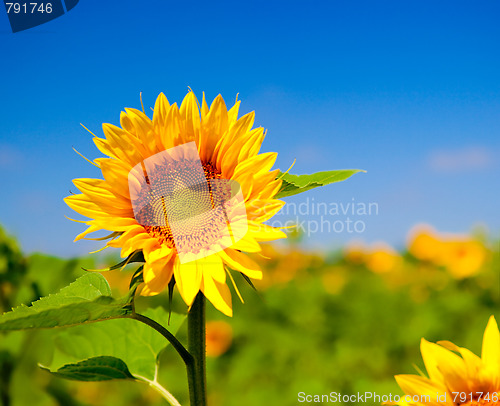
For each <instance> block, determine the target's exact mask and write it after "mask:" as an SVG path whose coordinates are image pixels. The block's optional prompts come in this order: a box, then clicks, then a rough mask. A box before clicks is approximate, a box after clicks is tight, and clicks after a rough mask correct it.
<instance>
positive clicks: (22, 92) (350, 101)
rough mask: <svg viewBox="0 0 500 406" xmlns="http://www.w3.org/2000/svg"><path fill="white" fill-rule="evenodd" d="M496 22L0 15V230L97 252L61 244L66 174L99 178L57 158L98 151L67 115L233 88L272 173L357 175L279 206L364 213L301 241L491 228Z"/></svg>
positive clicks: (92, 115) (120, 9)
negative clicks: (262, 132) (427, 227)
mask: <svg viewBox="0 0 500 406" xmlns="http://www.w3.org/2000/svg"><path fill="white" fill-rule="evenodd" d="M499 16H500V3H499V2H497V1H477V2H470V1H456V0H454V1H441V2H433V1H418V2H416V1H414V2H408V1H405V2H403V1H383V2H382V1H380V2H373V1H349V2H348V1H325V2H320V1H317V2H307V3H306V2H292V1H286V2H284V1H283V2H281V1H271V2H270V1H266V2H257V1H254V2H199V3H196V2H171V1H142V2H132V1H106V2H102V1H93V0H82V1H80V3H79V4H78V5H77V6H76V7H75V8H74V9H73V10H71V11H70V12H68V13H67V14H65V15H63V16H62V17H60V18H57V19H55V20H53V21H51V22H48V23H46V24H44V25H42V26H39V27H35V28H33V29H30V30H27V31H23V32H18V33H15V34H12V33H11V32H10V26H9V23H8V19H7V14H6V13H5V12H4V11H3V10H1V11H0V54H1V55H2V64H1V65H0V74H1V78H2V80H1V82H0V83H1V85H0V90H1V96H2V97H1V99H0V118H1V122H2V124H1V127H0V181H1V183H2V192H1V199H0V223H1V224H2V225H3V226H4V227H6V229H7V230H8V232H9V233H11V234H13V235H15V236H17V237H18V238H19V240H20V242H21V245H22V247H23V249H24V250H25V251H26V252H32V251H44V252H49V253H53V254H58V255H64V256H71V255H77V254H82V253H86V252H88V251H90V250H92V249H94V248H96V247H97V245H96V244H95V243H93V242H78V243H73V242H72V241H73V238H74V236H75V235H76V234H78V233H79V232H80V231H82V226H81V225H80V224H76V223H71V222H70V221H68V220H66V218H65V217H64V216H65V215H67V216H73V217H76V216H75V215H74V214H73V213H72V212H71V210H70V209H69V208H67V207H66V206H65V204H64V203H63V201H62V199H63V198H64V197H65V196H67V195H68V194H69V191H70V190H75V188H74V187H73V186H72V183H71V180H72V179H73V178H78V177H99V172H98V170H97V168H94V167H92V166H91V165H89V164H88V163H86V162H85V161H84V160H83V159H81V158H80V157H79V156H78V155H76V154H75V153H74V152H73V151H72V147H75V148H76V149H78V150H79V151H80V152H82V153H83V154H84V155H86V156H88V157H90V158H96V157H99V156H100V153H99V152H98V151H97V149H96V148H95V147H94V144H93V142H92V140H91V138H92V137H91V135H90V134H88V133H87V132H86V131H85V130H84V129H83V128H82V127H81V126H80V123H83V124H84V125H85V126H87V127H88V128H89V129H91V130H92V131H93V132H95V133H96V134H98V135H99V134H102V132H101V123H103V122H110V123H113V124H118V123H119V113H120V111H121V110H122V109H123V108H124V107H136V108H140V102H139V93H140V92H143V100H144V104H145V106H146V107H147V108H148V107H149V106H152V105H153V104H154V100H155V98H156V96H157V95H158V93H159V92H164V93H165V94H166V95H167V97H168V98H169V100H170V101H172V102H173V101H177V102H180V101H181V100H182V98H183V97H184V95H185V94H186V92H187V87H188V86H190V87H191V88H192V89H193V90H194V91H195V93H196V94H197V95H199V96H200V97H201V92H202V91H205V92H206V94H207V97H208V98H209V99H213V98H214V97H215V96H216V95H217V94H218V93H221V94H222V95H223V97H224V98H225V100H226V102H227V103H228V104H230V103H232V102H233V101H234V98H235V96H236V94H237V93H239V99H241V100H242V105H241V108H240V112H242V113H246V112H248V111H252V110H255V112H256V123H257V124H258V125H261V126H263V127H265V128H267V129H268V135H267V138H266V140H265V142H264V146H263V150H264V151H277V152H278V153H279V157H278V162H277V167H279V168H281V169H287V168H288V167H289V166H290V164H291V163H292V162H293V160H294V159H295V158H296V159H297V163H296V165H295V167H294V168H293V170H292V172H294V173H310V172H313V171H319V170H328V169H342V168H361V169H365V170H367V173H366V174H358V175H356V176H354V177H353V178H352V179H350V180H348V181H347V182H343V183H340V184H335V185H332V186H329V187H326V188H322V189H321V190H316V191H313V192H311V193H309V194H307V195H301V196H297V197H295V198H290V199H288V201H289V202H292V203H295V204H297V205H298V204H300V203H302V202H306V199H307V198H309V199H310V200H309V202H312V199H314V201H315V202H326V203H328V204H329V203H338V204H340V203H342V204H344V205H345V204H347V203H349V202H353V201H354V202H356V203H370V202H375V203H377V205H378V214H372V215H370V216H351V217H352V218H351V220H353V221H358V220H359V221H362V222H363V224H364V226H365V228H364V231H363V232H362V233H348V232H346V231H345V230H344V232H327V231H325V232H323V233H315V234H313V235H311V236H310V238H308V239H307V240H308V245H309V246H311V247H324V248H328V247H334V246H338V245H339V244H342V243H344V242H347V241H349V240H351V239H362V240H365V241H367V242H372V241H377V240H384V241H388V242H389V243H391V244H394V245H396V246H401V245H402V244H404V241H405V237H406V234H407V232H408V230H409V229H410V228H411V227H412V226H413V225H415V224H417V223H421V222H426V223H430V224H432V225H433V226H435V227H436V228H437V229H438V230H441V231H448V232H467V231H469V230H470V229H471V227H473V226H474V225H476V224H483V225H485V226H487V227H488V228H489V230H490V232H491V233H492V234H493V235H495V236H498V235H499V231H500V216H499V215H498V201H499V197H500V196H499V195H500V192H499V190H500V188H499V180H498V175H499V173H500V171H499V169H500V137H499V136H500V114H499V113H500V75H499V73H498V72H500V53H499V52H498V49H499V45H500V44H499V42H500V24H498V18H499ZM353 199H354V200H353ZM281 218H284V217H283V216H282V217H279V219H281ZM303 220H313V221H320V219H319V218H318V217H317V216H316V217H315V216H307V215H306V216H300V219H299V221H303ZM326 220H327V221H331V222H333V221H337V220H339V221H341V222H343V221H345V220H346V216H330V217H329V218H327V219H326Z"/></svg>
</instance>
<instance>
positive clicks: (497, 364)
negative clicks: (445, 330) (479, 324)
mask: <svg viewBox="0 0 500 406" xmlns="http://www.w3.org/2000/svg"><path fill="white" fill-rule="evenodd" d="M420 349H421V353H422V358H423V360H424V364H425V368H426V370H427V374H428V376H429V377H428V378H427V377H425V376H423V374H422V375H421V376H419V375H397V376H396V377H395V378H396V381H397V383H398V385H399V386H400V388H401V389H402V390H403V391H404V393H405V394H404V395H402V396H401V398H400V399H401V400H400V401H399V402H396V403H392V404H397V405H402V406H403V405H404V406H422V405H434V406H438V405H449V406H500V333H499V331H498V324H497V322H496V320H495V318H494V317H493V316H491V317H490V319H489V322H488V325H487V327H486V330H485V332H484V336H483V347H482V353H481V357H478V356H477V355H475V354H474V353H472V352H471V351H469V350H468V349H466V348H461V347H458V346H456V345H455V344H453V343H451V342H449V341H440V342H438V343H437V344H435V343H431V342H428V341H426V340H425V339H422V342H421V345H420Z"/></svg>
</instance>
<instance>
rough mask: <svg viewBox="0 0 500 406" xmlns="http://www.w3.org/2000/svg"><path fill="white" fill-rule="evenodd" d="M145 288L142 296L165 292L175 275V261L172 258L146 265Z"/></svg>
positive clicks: (144, 271)
mask: <svg viewBox="0 0 500 406" xmlns="http://www.w3.org/2000/svg"><path fill="white" fill-rule="evenodd" d="M143 275H144V284H145V286H144V288H143V289H142V291H141V295H142V296H153V295H157V294H159V293H161V292H162V291H164V290H165V288H166V287H167V285H168V283H169V282H170V279H171V278H172V275H173V261H172V260H170V258H163V259H162V260H159V261H156V262H153V263H149V262H146V263H145V264H144V270H143Z"/></svg>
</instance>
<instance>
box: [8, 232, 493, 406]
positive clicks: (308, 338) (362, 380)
mask: <svg viewBox="0 0 500 406" xmlns="http://www.w3.org/2000/svg"><path fill="white" fill-rule="evenodd" d="M484 244H485V246H487V247H488V249H489V256H488V260H487V261H486V263H485V265H484V266H483V269H482V270H481V272H480V273H478V274H477V275H476V276H474V277H470V278H466V279H462V280H456V279H453V278H451V277H449V276H446V278H447V279H446V283H442V284H439V286H437V285H436V284H435V283H434V282H435V279H432V278H429V272H428V269H427V268H425V267H422V266H421V265H422V264H419V263H418V261H416V260H415V259H414V258H412V257H411V255H409V254H408V253H405V252H403V253H401V254H402V255H403V256H402V258H403V260H404V265H403V266H402V269H401V270H400V272H402V275H403V276H402V278H403V279H404V278H407V279H408V280H411V283H398V284H394V283H392V282H391V280H390V279H388V278H387V277H386V276H384V275H381V274H377V273H374V272H371V271H370V270H369V269H367V267H366V266H364V265H362V264H358V265H356V264H353V263H350V262H348V261H347V260H346V259H345V257H344V256H343V255H342V252H340V251H338V252H336V251H332V252H329V253H326V254H325V253H323V254H321V253H311V252H304V251H302V249H301V248H300V245H298V244H296V243H294V242H293V240H292V241H291V242H289V243H286V244H285V245H281V246H280V247H279V248H276V252H281V254H280V255H278V256H277V257H273V258H272V259H270V260H261V262H262V263H263V266H264V270H265V272H264V275H266V276H267V277H268V278H269V279H270V280H272V281H273V283H267V284H264V285H262V287H261V288H259V291H258V292H255V291H253V290H252V289H251V288H250V287H249V286H248V285H247V284H246V283H245V281H244V280H243V278H241V277H239V276H238V275H236V282H237V284H238V286H239V287H240V290H241V293H242V295H243V297H244V299H245V303H244V304H241V303H240V302H239V301H238V299H237V296H236V294H233V305H234V317H233V318H231V319H229V318H227V317H225V316H223V315H222V314H220V313H219V312H217V311H216V310H215V309H213V307H211V305H210V304H209V305H208V306H207V311H208V313H207V320H224V321H225V322H227V323H228V324H230V325H231V327H232V329H233V341H232V345H231V347H230V348H229V350H228V351H227V352H226V353H224V354H222V355H221V356H219V357H216V358H208V364H207V373H208V389H209V403H210V404H211V405H217V406H219V405H220V406H233V405H239V406H254V405H298V404H300V403H299V402H298V393H299V392H305V393H306V394H328V393H330V392H332V391H334V392H340V393H342V394H353V393H357V392H376V393H377V394H380V395H383V394H390V393H391V394H401V391H400V390H399V388H398V387H397V385H396V383H395V381H394V378H393V376H394V375H395V374H400V373H415V366H417V367H419V368H421V369H423V363H422V361H421V357H420V351H419V343H420V339H421V338H422V337H425V338H426V339H428V340H430V341H438V340H450V341H453V342H455V343H456V344H458V345H460V346H464V347H468V348H470V349H471V350H472V351H474V352H475V353H476V354H479V353H480V348H481V340H482V334H483V331H484V328H485V326H486V323H487V321H488V318H489V316H490V315H492V314H493V315H495V316H496V317H497V320H499V319H500V313H499V306H500V279H499V274H498V272H499V269H500V261H499V256H498V243H496V242H495V243H493V242H491V241H489V242H488V241H485V242H484ZM291 254H294V255H297V254H300V255H301V256H302V257H303V258H306V260H304V261H303V262H301V263H300V264H299V265H297V264H296V263H294V262H293V261H290V255H291ZM117 259H118V258H116V257H114V256H107V257H106V256H105V255H100V256H97V255H93V256H89V257H85V258H75V259H69V260H66V259H60V258H55V257H51V256H47V255H43V254H34V255H30V256H24V255H23V253H22V252H21V251H20V249H19V247H18V245H17V243H16V241H14V240H13V239H12V238H9V237H8V236H7V235H6V234H5V233H4V232H3V231H0V310H1V312H3V311H7V310H10V309H11V308H12V307H14V306H17V305H19V304H22V303H24V304H29V303H31V302H32V301H34V300H36V299H38V298H40V297H42V296H46V295H48V294H50V293H55V292H57V291H59V290H60V289H61V288H63V287H64V286H67V285H68V284H70V283H71V282H73V281H74V280H75V279H76V278H77V277H79V276H82V275H84V274H85V273H86V271H84V270H82V267H83V268H87V269H88V268H99V267H103V266H106V265H111V264H113V263H116V262H117ZM287 261H288V262H287ZM135 268H137V266H135V267H134V266H132V265H130V266H128V267H127V268H126V269H125V270H124V271H122V272H121V273H120V271H112V272H114V273H113V274H112V275H113V276H112V277H110V279H109V280H110V282H111V283H110V284H111V287H112V288H113V289H115V290H118V289H119V288H120V287H121V288H122V290H123V289H124V288H123V287H124V286H127V285H128V282H129V281H130V278H131V277H132V274H133V272H134V270H135ZM278 268H279V269H281V271H280V272H281V273H283V272H285V274H286V272H287V269H289V271H290V275H289V276H290V277H289V278H284V279H283V278H282V280H281V281H279V278H275V276H276V273H277V269H278ZM283 270H284V271H283ZM433 272H434V271H433ZM436 272H441V273H442V275H445V270H436ZM328 275H330V277H329V276H328ZM332 275H333V277H332ZM433 275H434V276H435V273H434V274H433ZM440 275H441V274H440ZM266 276H265V277H266ZM125 289H126V288H125ZM115 293H116V294H115V296H116V297H120V296H123V291H122V292H118V291H116V292H115ZM136 305H137V308H138V309H139V310H140V311H144V310H145V309H147V308H155V309H157V310H155V311H154V312H156V313H155V315H156V317H157V321H159V322H162V324H164V325H166V324H167V320H166V318H167V312H165V311H164V310H162V309H161V308H160V307H163V308H164V309H168V297H167V295H166V294H162V295H159V296H156V297H152V298H140V299H139V300H138V301H137V304H136ZM172 306H173V310H174V311H175V312H178V313H185V312H186V308H185V305H184V304H183V302H182V300H180V298H179V295H178V294H176V295H175V296H174V301H173V303H172ZM158 318H160V319H161V318H164V320H158ZM125 321H126V322H129V323H137V322H136V321H134V320H125ZM113 322H114V321H104V322H100V323H97V324H89V325H86V326H80V327H69V328H59V329H52V330H28V331H15V332H9V333H1V335H0V395H1V401H0V404H3V405H9V406H24V405H40V406H55V405H61V406H62V405H64V406H72V405H82V406H83V405H103V406H104V405H146V406H147V405H163V404H166V402H165V401H164V400H163V399H162V398H161V397H160V396H159V395H158V394H157V393H155V392H154V391H153V390H152V389H150V388H149V387H148V386H147V385H145V384H142V383H138V382H132V383H126V382H123V381H106V382H77V381H66V380H63V379H60V378H57V377H55V376H53V375H51V374H49V373H48V372H46V371H44V370H43V369H41V368H39V367H38V366H37V364H42V365H44V366H48V365H51V364H52V365H54V364H61V365H62V364H63V363H64V362H62V359H63V360H64V351H62V350H63V349H64V345H69V344H70V343H72V342H78V340H83V341H82V342H86V343H87V344H86V345H90V346H91V347H92V346H93V344H92V341H95V343H96V344H95V347H96V348H98V347H103V346H104V347H106V346H108V347H109V346H111V347H113V344H114V343H115V341H114V340H115V339H114V338H112V339H109V337H105V336H103V334H102V331H101V330H100V329H99V328H97V326H102V327H103V328H104V327H105V323H113ZM176 328H177V327H176ZM100 331H101V332H100ZM137 331H138V330H134V328H130V329H129V328H126V329H124V330H122V332H121V333H120V334H121V335H122V336H123V335H126V334H130V335H134V337H136V336H137V334H139V333H138V332H137ZM185 335H186V326H185V325H183V326H182V327H181V328H180V330H179V332H178V334H177V337H178V338H179V339H180V340H181V341H183V340H185ZM151 339H152V340H155V342H156V341H158V339H159V337H153V338H151ZM104 340H108V341H107V342H106V344H104V343H103V341H104ZM89 342H90V344H88V343H89ZM132 342H134V341H133V340H132ZM116 343H117V345H118V340H117V341H116ZM160 349H161V343H157V344H156V347H155V351H159V350H160ZM117 351H119V349H117ZM96 354H97V355H99V351H97V350H96ZM155 354H156V353H155ZM109 355H113V354H109ZM61 357H62V358H61ZM74 361H75V359H68V360H67V362H74ZM160 361H161V362H160V365H161V367H160V369H159V371H158V374H159V377H158V380H159V381H160V383H162V384H163V386H165V387H166V388H167V389H168V390H170V391H171V392H172V393H173V394H174V396H175V397H176V398H177V399H178V400H179V401H180V403H181V404H183V405H187V404H188V403H189V400H188V398H187V394H188V392H187V383H186V372H185V368H184V364H183V363H182V361H181V360H180V358H179V356H178V355H177V353H176V352H175V351H174V350H173V349H172V348H171V347H170V346H169V347H167V349H166V350H165V351H163V352H161V354H160Z"/></svg>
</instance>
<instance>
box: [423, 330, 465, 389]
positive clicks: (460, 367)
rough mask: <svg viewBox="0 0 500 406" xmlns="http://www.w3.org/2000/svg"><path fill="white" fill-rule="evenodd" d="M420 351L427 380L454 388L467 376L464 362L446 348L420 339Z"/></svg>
mask: <svg viewBox="0 0 500 406" xmlns="http://www.w3.org/2000/svg"><path fill="white" fill-rule="evenodd" d="M420 351H421V353H422V358H423V360H424V364H425V368H426V369H427V373H428V374H429V378H430V379H432V380H433V381H436V382H440V383H443V384H444V383H448V384H451V385H453V386H454V387H456V386H457V385H460V384H461V383H462V382H463V379H464V377H466V376H467V370H466V368H465V363H464V360H463V359H462V358H460V357H459V356H458V355H456V354H454V353H452V352H451V351H448V350H447V349H446V348H444V347H441V346H440V345H438V344H434V343H430V342H429V341H427V340H424V339H422V341H421V344H420Z"/></svg>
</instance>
